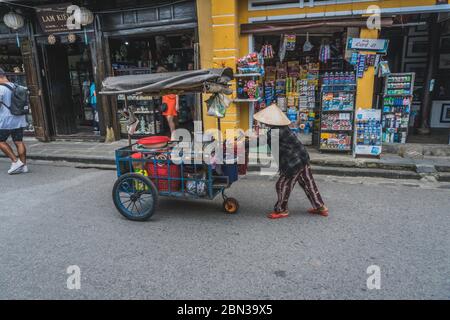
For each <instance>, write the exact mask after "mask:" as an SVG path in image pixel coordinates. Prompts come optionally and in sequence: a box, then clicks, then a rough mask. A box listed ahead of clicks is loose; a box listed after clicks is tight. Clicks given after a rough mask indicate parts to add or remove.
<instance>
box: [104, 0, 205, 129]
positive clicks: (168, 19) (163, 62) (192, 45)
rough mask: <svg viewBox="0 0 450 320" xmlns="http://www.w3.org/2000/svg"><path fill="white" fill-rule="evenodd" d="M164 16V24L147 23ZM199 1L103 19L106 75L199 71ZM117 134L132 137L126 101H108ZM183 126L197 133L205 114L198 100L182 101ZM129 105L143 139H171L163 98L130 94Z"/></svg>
mask: <svg viewBox="0 0 450 320" xmlns="http://www.w3.org/2000/svg"><path fill="white" fill-rule="evenodd" d="M149 17H159V20H156V21H151V20H147V19H148V18H149ZM196 19H197V18H196V8H195V2H193V1H184V2H180V3H176V4H174V5H166V6H161V7H156V8H153V7H152V8H148V9H139V10H129V11H125V12H123V11H120V12H107V13H104V14H100V22H101V24H102V30H103V38H104V43H105V49H106V50H107V51H106V53H107V54H106V56H105V64H106V68H107V73H109V74H110V75H112V76H119V75H132V74H148V73H158V72H176V71H185V70H194V69H197V68H198V67H199V66H198V49H197V48H198V36H197V22H196V21H197V20H196ZM109 100H110V104H111V106H112V110H113V114H112V117H114V120H113V122H114V124H115V131H116V132H118V134H119V136H120V137H122V138H124V137H126V136H127V127H126V121H127V117H126V116H125V115H124V112H123V110H124V107H125V101H124V100H125V97H124V96H123V95H120V96H119V97H118V98H117V99H112V98H109ZM179 100H180V103H179V104H180V109H179V114H178V125H179V126H181V127H185V128H188V129H191V130H192V128H193V121H194V119H196V117H198V116H199V117H200V118H201V109H200V108H195V106H199V105H200V104H199V103H197V97H196V96H195V95H183V96H180V97H179ZM127 101H128V106H129V107H130V108H133V109H134V114H135V115H136V117H137V118H138V121H139V122H138V126H137V128H136V132H135V134H134V137H135V138H138V137H140V136H149V135H161V134H168V133H169V128H168V125H167V123H166V120H165V118H164V117H163V116H162V109H161V104H162V100H161V97H153V96H143V95H131V96H128V97H127Z"/></svg>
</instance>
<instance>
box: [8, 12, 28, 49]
mask: <svg viewBox="0 0 450 320" xmlns="http://www.w3.org/2000/svg"><path fill="white" fill-rule="evenodd" d="M3 22H4V23H5V24H6V25H7V26H8V27H9V28H11V29H13V30H14V31H16V41H17V46H18V47H20V40H19V34H18V32H17V30H18V29H20V28H22V27H23V26H24V24H25V20H24V19H23V17H22V16H21V15H20V14H17V13H15V12H13V11H11V12H9V13H7V14H5V15H4V16H3Z"/></svg>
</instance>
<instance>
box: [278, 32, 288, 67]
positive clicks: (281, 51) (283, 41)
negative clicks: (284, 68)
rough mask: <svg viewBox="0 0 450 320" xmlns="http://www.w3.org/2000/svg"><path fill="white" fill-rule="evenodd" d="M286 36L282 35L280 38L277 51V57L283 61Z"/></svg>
mask: <svg viewBox="0 0 450 320" xmlns="http://www.w3.org/2000/svg"><path fill="white" fill-rule="evenodd" d="M286 45H287V44H286V38H285V37H284V36H283V35H282V36H281V40H280V51H279V52H278V57H279V58H280V61H281V62H283V61H284V58H286Z"/></svg>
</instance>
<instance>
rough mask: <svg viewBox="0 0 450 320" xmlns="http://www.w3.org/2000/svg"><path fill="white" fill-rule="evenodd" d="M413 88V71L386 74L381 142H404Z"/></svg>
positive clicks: (406, 134)
mask: <svg viewBox="0 0 450 320" xmlns="http://www.w3.org/2000/svg"><path fill="white" fill-rule="evenodd" d="M413 88H414V73H392V74H390V75H388V76H387V78H386V83H385V89H384V99H383V108H382V127H383V142H388V143H406V139H407V136H408V126H409V117H410V114H411V104H412V94H413Z"/></svg>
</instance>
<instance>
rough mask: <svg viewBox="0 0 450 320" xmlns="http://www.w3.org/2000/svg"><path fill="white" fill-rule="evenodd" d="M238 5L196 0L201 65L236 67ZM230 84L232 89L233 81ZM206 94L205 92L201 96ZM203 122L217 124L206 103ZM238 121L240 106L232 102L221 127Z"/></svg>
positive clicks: (210, 125)
mask: <svg viewBox="0 0 450 320" xmlns="http://www.w3.org/2000/svg"><path fill="white" fill-rule="evenodd" d="M237 6H238V4H237V0H227V1H223V0H197V16H198V29H199V39H200V64H201V65H200V66H201V68H226V67H229V68H232V69H233V70H235V69H236V59H237V58H238V52H239V24H238V13H237ZM232 88H233V90H235V82H234V81H233V83H232ZM206 98H208V97H207V96H206V95H204V100H206ZM203 123H204V129H205V130H207V129H211V128H217V119H216V118H214V117H210V116H208V115H207V106H206V104H205V103H204V105H203ZM239 123H240V121H239V108H238V107H237V106H236V105H235V104H231V105H230V107H229V108H228V110H227V113H226V116H225V118H222V119H221V127H222V131H223V132H225V130H226V129H237V128H239Z"/></svg>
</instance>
